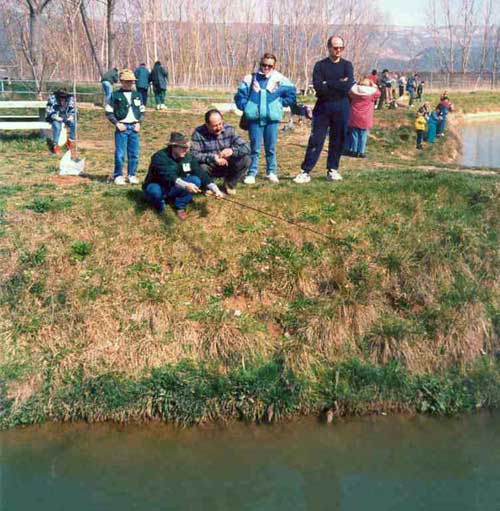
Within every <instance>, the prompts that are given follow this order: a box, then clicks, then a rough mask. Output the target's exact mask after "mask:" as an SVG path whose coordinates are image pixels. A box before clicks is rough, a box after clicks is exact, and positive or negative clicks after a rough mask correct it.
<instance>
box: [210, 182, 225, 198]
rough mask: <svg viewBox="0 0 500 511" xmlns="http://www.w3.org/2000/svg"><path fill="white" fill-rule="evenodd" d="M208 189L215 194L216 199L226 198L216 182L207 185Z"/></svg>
mask: <svg viewBox="0 0 500 511" xmlns="http://www.w3.org/2000/svg"><path fill="white" fill-rule="evenodd" d="M207 189H208V190H210V191H211V192H212V193H213V194H214V195H215V198H216V199H222V198H224V194H223V193H222V192H221V191H220V188H219V187H218V186H217V185H216V184H215V183H210V184H209V185H208V186H207Z"/></svg>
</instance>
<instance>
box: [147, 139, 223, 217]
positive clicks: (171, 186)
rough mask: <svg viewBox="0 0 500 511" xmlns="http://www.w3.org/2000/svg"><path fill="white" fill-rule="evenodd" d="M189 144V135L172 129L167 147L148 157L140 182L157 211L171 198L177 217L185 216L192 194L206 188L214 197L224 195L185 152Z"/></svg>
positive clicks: (190, 155)
mask: <svg viewBox="0 0 500 511" xmlns="http://www.w3.org/2000/svg"><path fill="white" fill-rule="evenodd" d="M189 147H190V143H189V138H188V137H187V136H186V135H184V134H183V133H178V132H175V131H174V132H172V133H171V134H170V141H169V143H168V144H167V147H165V148H164V149H161V150H160V151H158V152H156V153H155V154H154V155H153V157H152V158H151V163H150V165H149V169H148V173H147V175H146V179H145V180H144V183H143V185H142V189H143V190H144V195H145V196H146V199H147V201H148V202H150V203H151V204H152V205H153V206H154V207H155V209H156V210H157V211H158V212H159V213H163V211H165V201H167V200H172V201H173V203H174V208H175V212H176V215H177V217H178V218H179V219H180V220H186V218H187V213H186V207H187V205H188V204H189V203H190V202H191V201H192V200H193V194H195V193H200V192H201V191H202V190H204V189H206V190H209V191H210V192H211V193H213V194H214V195H215V196H216V197H217V198H222V197H223V196H224V195H223V194H222V192H221V191H220V190H219V187H218V186H217V185H216V184H215V183H214V182H213V181H212V178H211V177H210V176H209V175H208V174H207V173H206V172H205V171H204V170H203V169H202V168H201V167H200V164H199V163H198V161H197V160H196V158H195V157H194V156H193V155H192V154H191V153H190V152H189Z"/></svg>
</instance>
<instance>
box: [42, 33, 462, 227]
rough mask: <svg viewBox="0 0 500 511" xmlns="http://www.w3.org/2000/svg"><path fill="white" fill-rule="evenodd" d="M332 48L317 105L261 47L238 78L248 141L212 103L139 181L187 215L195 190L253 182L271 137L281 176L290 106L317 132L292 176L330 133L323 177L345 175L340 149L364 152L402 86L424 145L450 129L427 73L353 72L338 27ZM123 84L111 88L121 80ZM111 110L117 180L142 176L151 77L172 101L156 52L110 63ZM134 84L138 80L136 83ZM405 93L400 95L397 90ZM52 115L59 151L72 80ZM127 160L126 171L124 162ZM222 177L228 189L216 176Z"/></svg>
mask: <svg viewBox="0 0 500 511" xmlns="http://www.w3.org/2000/svg"><path fill="white" fill-rule="evenodd" d="M327 49H328V56H327V57H326V58H324V59H322V60H320V61H318V62H316V64H315V66H314V69H313V87H314V91H315V94H316V102H315V105H314V108H313V109H310V107H307V106H306V105H299V104H297V97H296V87H295V85H294V84H293V83H292V82H291V80H290V79H289V78H287V77H286V76H284V75H283V74H281V73H280V72H279V71H278V70H277V69H276V64H277V59H276V56H275V55H273V54H272V53H264V55H263V56H262V58H261V59H260V62H259V66H258V69H257V70H255V71H254V72H252V73H250V74H248V75H246V76H245V77H244V78H243V80H242V81H241V83H240V84H239V86H238V89H237V91H236V95H235V97H234V101H235V103H236V106H237V107H238V108H239V109H240V110H241V111H242V113H243V114H242V117H241V121H240V125H239V127H240V128H241V129H243V130H246V131H248V139H249V141H248V143H247V142H246V141H245V140H244V139H243V138H242V136H241V135H239V134H238V132H237V130H236V129H235V127H234V126H231V125H230V124H227V123H226V122H225V121H224V119H223V115H222V113H221V112H220V111H219V110H217V109H210V110H208V111H207V112H206V113H205V118H204V123H203V124H202V125H200V126H198V127H197V128H195V129H194V131H193V133H192V135H191V136H190V137H189V136H187V135H186V134H184V133H181V132H179V131H174V132H172V133H171V134H170V138H169V141H168V143H167V145H166V147H164V148H163V149H160V150H159V151H157V152H156V153H155V154H154V155H153V156H152V158H151V162H150V165H149V169H148V172H147V175H146V178H145V180H144V182H143V184H142V188H143V191H144V194H145V197H146V199H147V200H148V201H149V202H150V203H151V204H152V206H153V207H154V208H155V209H156V210H157V211H158V212H160V213H161V212H163V211H164V209H165V205H166V203H167V202H172V203H173V205H174V208H175V211H176V213H177V216H178V217H179V218H180V219H181V220H184V219H185V218H186V217H187V213H186V207H187V205H188V204H189V203H190V202H191V201H192V200H193V196H194V195H195V194H198V193H201V192H205V193H210V194H213V195H215V197H217V198H221V197H223V196H224V195H223V192H224V193H226V194H228V195H234V194H235V193H236V188H237V186H238V184H239V183H241V182H243V183H244V184H246V185H253V184H254V183H255V179H256V176H257V173H258V167H259V158H260V153H261V148H262V145H263V146H264V153H265V165H266V178H267V179H268V181H269V182H270V183H273V184H278V183H279V177H278V164H277V158H276V146H277V140H278V135H279V125H280V122H281V121H282V119H283V115H284V108H286V107H290V109H291V111H292V113H296V114H299V115H304V116H306V117H309V118H311V120H312V124H311V133H310V136H309V140H308V143H307V148H306V151H305V154H304V159H303V161H302V164H301V168H300V172H299V173H298V174H297V175H296V176H295V177H294V179H293V181H294V182H295V183H297V184H306V183H309V182H310V181H311V172H312V171H313V169H314V167H315V166H316V164H317V162H318V160H319V157H320V155H321V152H322V149H323V145H324V142H325V139H326V137H327V135H328V156H327V160H326V179H327V180H328V181H340V180H342V176H341V174H340V172H339V166H340V160H341V157H342V156H350V157H357V158H364V157H366V144H367V140H368V133H369V130H370V128H371V127H372V124H373V114H374V110H375V108H383V107H384V106H387V107H389V108H390V107H391V106H392V105H394V104H395V103H394V102H395V101H396V100H397V99H398V98H400V97H401V96H403V95H404V94H405V91H406V92H407V93H408V95H409V98H410V99H409V105H408V106H409V107H410V108H412V107H413V105H414V103H415V102H416V101H420V102H421V106H420V107H419V108H418V111H417V117H416V122H415V129H416V131H417V148H418V149H422V147H423V141H424V140H427V141H428V142H429V143H432V142H433V141H434V140H435V138H436V137H437V136H440V135H442V134H443V133H444V129H445V125H446V116H447V114H448V112H450V111H452V110H453V105H452V104H451V102H450V101H449V98H448V95H447V93H445V94H443V96H442V97H441V101H440V102H439V104H438V105H437V107H436V108H435V109H434V110H432V111H429V106H428V103H422V101H423V88H424V82H423V81H419V79H418V75H417V74H414V75H412V76H411V77H410V78H408V79H406V78H405V77H404V76H397V75H395V74H394V73H389V71H388V70H387V69H384V71H383V72H382V74H381V76H380V77H379V76H378V73H377V71H376V70H373V71H372V73H371V74H370V75H368V76H366V77H365V78H363V79H361V80H359V82H356V80H355V79H354V70H353V66H352V63H351V62H350V61H349V60H346V59H344V58H343V57H342V55H343V51H344V49H345V44H344V40H343V39H342V38H341V37H339V36H331V37H330V38H329V39H328V41H327ZM118 82H119V84H120V88H119V89H117V90H113V85H114V84H115V83H118ZM101 83H102V88H103V93H104V103H105V113H106V117H107V118H108V120H109V121H110V122H111V123H112V124H113V125H114V127H115V133H114V142H115V153H114V170H113V182H114V183H115V184H116V185H125V184H126V183H127V182H128V183H130V184H138V183H139V180H138V178H137V177H136V171H137V166H138V162H139V154H140V128H141V123H142V122H143V119H144V113H145V106H146V104H147V98H148V89H149V85H150V84H152V86H153V91H154V94H155V103H156V108H157V109H161V108H164V107H165V93H166V89H167V83H168V72H167V71H166V69H165V68H164V67H163V66H162V65H161V62H156V63H155V65H154V67H153V69H152V70H151V71H149V69H148V68H147V67H146V65H145V64H141V65H140V66H139V67H138V68H137V69H136V70H135V71H132V70H130V69H123V70H121V71H120V72H119V71H118V69H116V68H113V69H111V70H110V71H108V72H107V73H105V74H104V76H103V77H102V80H101ZM134 85H135V88H134ZM398 93H399V96H398ZM47 120H48V121H50V122H51V123H52V125H53V142H54V152H56V153H60V147H59V143H58V140H59V134H60V132H61V129H62V128H63V126H67V127H68V129H69V138H68V142H67V144H68V147H69V149H70V150H71V149H72V146H73V145H74V138H75V137H74V133H75V126H76V112H75V104H74V99H73V97H72V95H71V94H68V92H67V91H66V90H65V89H60V90H58V91H56V92H55V93H54V94H52V95H51V96H50V98H49V101H48V104H47ZM125 160H127V176H126V178H125V176H124V173H123V169H124V166H125ZM216 178H222V179H223V184H222V190H221V188H219V186H218V185H217V184H216V183H215V179H216Z"/></svg>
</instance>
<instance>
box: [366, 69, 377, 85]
mask: <svg viewBox="0 0 500 511" xmlns="http://www.w3.org/2000/svg"><path fill="white" fill-rule="evenodd" d="M367 78H368V80H370V82H372V83H373V85H375V86H378V74H377V70H376V69H372V72H371V73H370V74H369V75H368V76H367Z"/></svg>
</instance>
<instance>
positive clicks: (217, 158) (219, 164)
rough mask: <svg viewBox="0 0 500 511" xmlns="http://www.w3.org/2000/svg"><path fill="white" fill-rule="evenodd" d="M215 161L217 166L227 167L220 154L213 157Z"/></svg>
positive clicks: (226, 162)
mask: <svg viewBox="0 0 500 511" xmlns="http://www.w3.org/2000/svg"><path fill="white" fill-rule="evenodd" d="M215 163H216V164H217V165H218V166H219V167H227V165H228V161H227V160H226V159H225V158H221V157H220V156H216V157H215Z"/></svg>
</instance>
